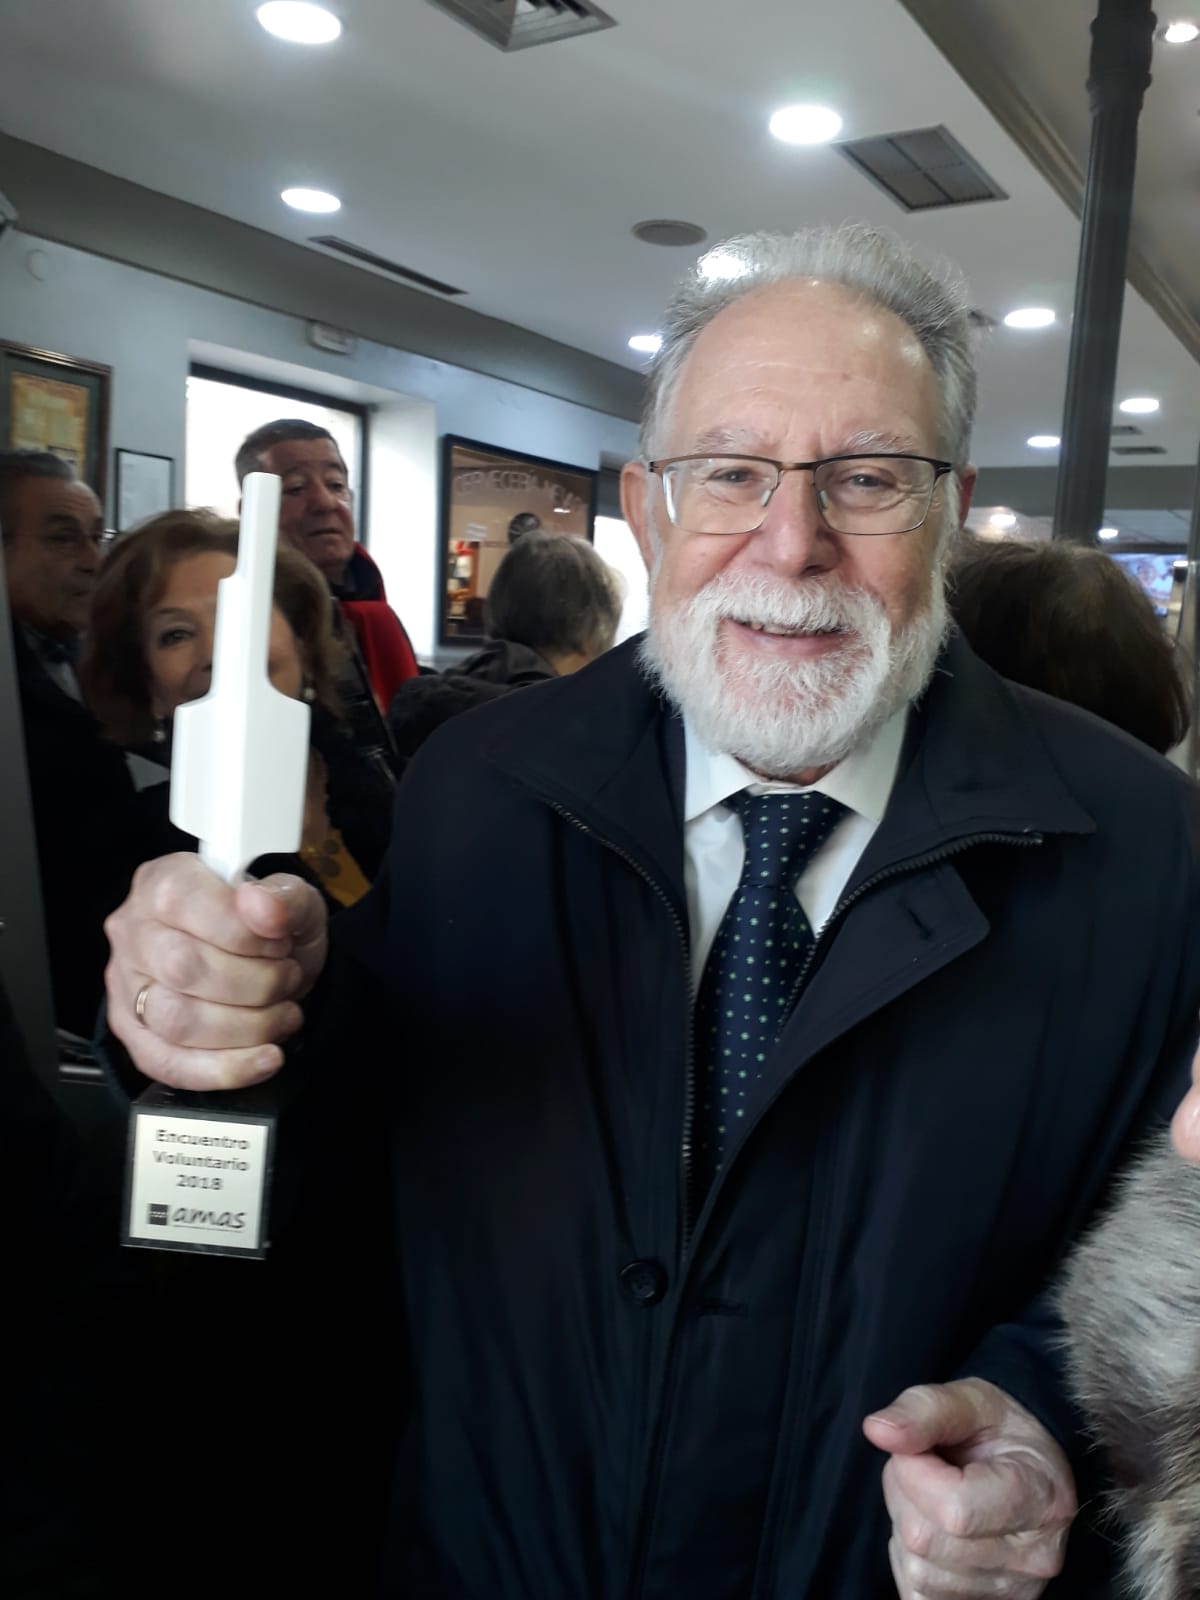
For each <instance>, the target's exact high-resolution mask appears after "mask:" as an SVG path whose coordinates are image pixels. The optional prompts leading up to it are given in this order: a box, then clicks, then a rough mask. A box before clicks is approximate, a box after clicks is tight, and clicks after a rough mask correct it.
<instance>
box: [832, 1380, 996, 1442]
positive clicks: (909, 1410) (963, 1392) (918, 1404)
mask: <svg viewBox="0 0 1200 1600" xmlns="http://www.w3.org/2000/svg"><path fill="white" fill-rule="evenodd" d="M995 1401H999V1404H1000V1410H1003V1397H1002V1396H1001V1395H1000V1393H999V1391H998V1390H994V1389H993V1388H992V1386H991V1384H986V1383H980V1382H978V1380H976V1379H974V1378H964V1379H961V1380H960V1381H959V1382H957V1383H924V1384H918V1385H917V1386H916V1387H915V1388H912V1389H905V1391H904V1393H903V1394H901V1395H899V1396H898V1397H897V1398H896V1399H895V1400H893V1401H892V1403H891V1405H890V1406H886V1407H885V1408H884V1409H883V1410H882V1411H874V1412H872V1413H871V1415H870V1416H869V1417H868V1418H867V1419H866V1421H865V1422H864V1423H863V1432H864V1433H865V1434H866V1436H867V1438H868V1439H869V1440H870V1441H871V1443H872V1444H873V1445H875V1446H876V1448H877V1449H880V1450H886V1451H887V1452H888V1454H889V1455H900V1456H917V1455H924V1454H925V1453H926V1452H927V1451H930V1450H936V1449H938V1448H939V1447H941V1446H943V1445H956V1444H966V1443H967V1441H968V1440H969V1439H972V1438H974V1437H975V1435H976V1434H977V1433H978V1432H979V1431H980V1429H982V1428H986V1427H990V1426H993V1425H995V1424H997V1423H998V1422H999V1421H1000V1420H1001V1419H1000V1416H999V1415H998V1414H997V1406H996V1404H995V1403H994V1402H995Z"/></svg>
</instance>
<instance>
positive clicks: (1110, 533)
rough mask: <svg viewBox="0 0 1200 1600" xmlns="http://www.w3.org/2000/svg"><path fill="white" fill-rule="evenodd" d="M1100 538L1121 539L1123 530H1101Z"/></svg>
mask: <svg viewBox="0 0 1200 1600" xmlns="http://www.w3.org/2000/svg"><path fill="white" fill-rule="evenodd" d="M1100 537H1101V538H1102V539H1119V538H1120V537H1121V530H1120V528H1101V529H1100Z"/></svg>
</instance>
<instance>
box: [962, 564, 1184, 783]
mask: <svg viewBox="0 0 1200 1600" xmlns="http://www.w3.org/2000/svg"><path fill="white" fill-rule="evenodd" d="M950 605H951V609H952V611H953V613H954V619H955V621H956V622H957V623H958V625H959V627H960V628H961V629H962V631H963V633H964V634H965V635H966V637H967V639H968V641H969V643H970V645H971V648H972V649H973V650H974V651H975V654H976V655H978V656H981V657H982V658H983V660H984V661H986V662H987V663H988V665H989V666H991V667H995V669H996V671H997V672H999V673H1000V674H1001V676H1002V677H1005V678H1011V679H1012V680H1013V682H1014V683H1024V684H1027V685H1028V687H1029V688H1031V689H1040V690H1041V691H1042V692H1043V694H1052V695H1054V696H1055V697H1056V698H1057V699H1059V700H1069V701H1070V702H1071V704H1072V705H1075V706H1082V707H1083V708H1084V710H1085V711H1091V712H1092V713H1094V715H1096V716H1098V717H1103V718H1104V720H1105V722H1111V723H1113V724H1114V725H1115V726H1116V727H1118V728H1124V730H1125V732H1126V733H1128V734H1131V735H1132V736H1133V737H1134V738H1135V739H1140V740H1141V741H1142V743H1143V744H1147V745H1149V746H1150V748H1151V750H1157V751H1158V753H1159V754H1160V755H1166V754H1167V752H1168V751H1169V750H1173V749H1174V748H1175V747H1176V745H1178V744H1180V743H1181V742H1182V740H1183V739H1184V737H1185V736H1186V734H1187V730H1188V697H1187V691H1186V690H1185V688H1184V685H1183V678H1182V676H1181V674H1180V671H1179V667H1178V665H1177V663H1176V660H1175V652H1174V648H1173V646H1172V644H1171V641H1170V640H1169V639H1168V638H1167V635H1166V633H1165V632H1164V630H1163V627H1162V624H1161V623H1160V622H1159V620H1158V618H1157V616H1155V614H1154V607H1153V606H1152V605H1151V603H1150V599H1149V596H1148V595H1147V594H1146V592H1145V590H1144V589H1142V587H1141V586H1140V585H1139V584H1137V583H1135V582H1134V581H1133V579H1132V578H1130V577H1129V576H1128V574H1127V573H1125V572H1124V571H1122V569H1121V568H1120V567H1119V566H1117V564H1116V562H1115V561H1113V560H1111V559H1110V558H1109V557H1108V556H1106V555H1105V554H1104V552H1103V551H1102V550H1091V549H1088V548H1087V547H1086V546H1083V545H1077V544H1068V543H1066V542H1065V541H1064V540H1043V541H1041V542H1039V543H1034V542H1033V541H1026V540H1022V539H978V538H976V539H970V540H967V541H964V544H963V545H962V547H961V548H960V549H959V551H958V553H957V555H956V556H955V560H954V565H953V568H952V570H951V573H950Z"/></svg>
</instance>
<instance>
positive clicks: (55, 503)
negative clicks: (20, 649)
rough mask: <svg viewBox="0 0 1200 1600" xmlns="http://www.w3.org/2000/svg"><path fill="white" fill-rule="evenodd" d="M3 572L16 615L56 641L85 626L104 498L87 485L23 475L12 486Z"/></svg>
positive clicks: (74, 635)
mask: <svg viewBox="0 0 1200 1600" xmlns="http://www.w3.org/2000/svg"><path fill="white" fill-rule="evenodd" d="M10 524H11V525H10V527H8V528H6V530H5V534H6V537H5V540H4V575H5V579H6V581H7V584H8V599H9V604H10V606H11V607H12V613H13V616H14V617H16V619H17V620H18V622H23V623H24V624H25V625H26V627H30V628H36V629H37V631H38V632H39V633H44V634H46V635H48V636H49V637H50V638H54V639H64V640H67V639H74V638H77V637H78V636H79V634H81V633H82V632H83V631H84V629H85V628H86V627H87V621H88V608H89V606H90V605H91V599H92V591H93V589H94V588H95V587H96V574H97V572H98V571H99V570H100V561H101V552H102V550H103V538H104V519H103V517H102V516H101V514H100V502H99V500H97V499H96V496H95V495H94V494H93V493H92V491H91V490H90V489H89V488H88V486H87V484H85V483H73V482H68V481H64V480H63V479H61V478H25V479H23V480H22V481H21V482H19V483H18V484H17V486H16V488H15V489H14V490H13V494H12V501H11V507H10Z"/></svg>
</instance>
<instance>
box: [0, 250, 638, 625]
mask: <svg viewBox="0 0 1200 1600" xmlns="http://www.w3.org/2000/svg"><path fill="white" fill-rule="evenodd" d="M305 332H306V330H305V324H304V322H303V321H302V320H301V319H300V318H298V317H293V316H287V315H284V314H283V313H280V312H277V311H271V310H269V309H267V308H265V307H262V306H253V305H248V304H246V303H244V302H243V301H240V300H234V299H232V298H230V297H229V296H226V295H220V294H214V293H212V292H211V291H209V290H205V289H197V288H194V287H192V286H191V285H190V284H184V283H178V282H176V281H175V280H174V279H170V278H163V277H159V276H158V275H156V274H154V273H150V272H144V271H142V270H140V269H139V268H136V267H130V266H126V265H124V264H123V263H121V262H117V261H109V260H106V259H104V258H103V257H100V256H93V255H89V254H88V253H87V252H85V251H81V250H75V249H71V248H68V247H67V246H64V245H56V244H51V243H48V242H46V241H44V240H41V239H35V238H32V237H30V236H28V235H24V234H21V233H20V232H15V231H12V230H10V231H9V232H8V233H7V234H6V235H5V236H4V237H3V239H0V339H6V340H9V341H12V342H14V343H18V344H28V345H35V346H38V347H40V348H42V349H47V350H54V351H59V352H62V353H63V354H66V355H73V356H79V357H81V358H84V359H86V360H91V361H101V362H105V363H107V364H108V365H109V366H111V367H112V369H113V380H112V412H111V417H110V423H109V451H110V453H109V463H108V474H109V485H108V487H109V496H110V500H111V495H112V487H113V486H112V477H113V473H112V454H111V452H112V450H113V449H116V448H121V449H126V450H144V451H148V452H151V453H153V454H156V455H168V456H172V457H173V458H174V460H175V462H176V485H177V493H178V494H182V486H183V481H184V442H185V427H184V416H185V391H186V381H187V373H188V366H189V363H190V362H191V361H193V360H199V361H205V362H209V363H213V364H216V365H223V366H228V367H231V368H232V369H233V370H237V371H241V372H245V373H250V374H255V375H258V376H262V377H269V378H273V379H275V380H278V381H282V382H286V383H291V384H295V385H299V386H303V387H307V388H311V389H317V390H321V391H324V392H326V393H329V394H334V395H338V396H340V397H342V398H345V399H356V400H364V401H367V402H369V403H371V404H373V405H375V406H378V407H379V411H378V413H377V414H376V417H375V418H374V419H373V424H372V432H373V433H375V432H378V433H379V436H380V442H379V447H378V450H377V451H376V450H373V452H372V455H373V459H372V484H371V490H372V492H371V496H370V506H369V515H368V530H367V532H368V543H369V544H370V545H371V548H372V552H373V553H374V554H375V556H376V558H377V559H378V560H379V562H380V565H381V566H382V568H383V571H384V577H385V580H386V582H387V586H388V593H389V597H390V598H391V599H392V602H393V604H394V605H395V607H396V609H397V610H398V611H399V612H400V613H401V615H402V616H403V618H404V620H405V623H406V624H407V626H408V628H409V631H410V633H411V634H412V635H413V642H414V644H415V645H416V648H417V651H418V653H419V654H421V655H424V656H428V655H430V654H431V652H432V648H433V639H434V637H435V615H436V599H437V596H436V592H435V585H436V570H437V566H436V550H437V470H438V463H437V437H438V435H440V434H443V433H457V434H463V435H465V436H466V437H468V438H473V439H480V440H483V441H484V442H485V443H487V444H492V445H496V446H499V447H501V448H504V449H512V450H524V451H528V452H529V453H531V454H533V455H542V456H549V457H551V458H552V459H555V460H559V461H565V462H569V463H571V464H572V465H575V466H582V467H590V468H595V467H598V466H599V464H600V457H601V455H602V454H609V455H616V456H629V455H632V454H634V452H635V440H636V429H635V427H634V425H633V424H632V423H630V422H626V421H623V420H622V419H620V418H617V417H611V416H606V415H605V414H604V413H602V412H599V411H592V410H589V409H588V408H587V407H585V406H580V405H574V404H572V403H570V402H569V401H565V400H559V399H556V398H554V397H553V396H550V395H544V394H539V393H537V392H535V391H533V390H530V389H522V388H520V387H518V386H517V385H516V384H511V383H506V382H503V381H502V380H500V379H497V378H489V377H483V376H481V375H480V374H479V373H475V372H469V371H467V370H465V369H464V368H461V367H453V366H449V365H447V364H446V363H444V362H440V361H432V360H429V359H427V358H426V357H423V356H413V355H409V354H407V353H406V352H404V351H401V350H395V349H392V348H391V347H390V346H388V345H383V344H373V343H370V342H369V341H359V344H358V347H357V350H356V351H355V353H354V355H353V356H349V357H346V356H336V355H331V354H328V353H326V352H323V351H319V350H314V349H313V348H312V347H311V346H310V345H309V344H308V343H307V340H306V337H305ZM232 470H233V468H232V463H231V464H230V472H231V473H232Z"/></svg>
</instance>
